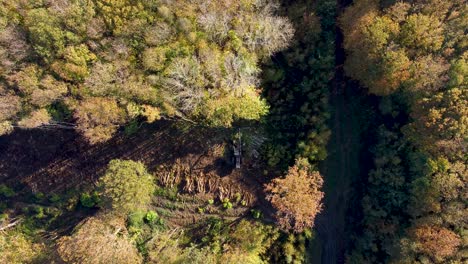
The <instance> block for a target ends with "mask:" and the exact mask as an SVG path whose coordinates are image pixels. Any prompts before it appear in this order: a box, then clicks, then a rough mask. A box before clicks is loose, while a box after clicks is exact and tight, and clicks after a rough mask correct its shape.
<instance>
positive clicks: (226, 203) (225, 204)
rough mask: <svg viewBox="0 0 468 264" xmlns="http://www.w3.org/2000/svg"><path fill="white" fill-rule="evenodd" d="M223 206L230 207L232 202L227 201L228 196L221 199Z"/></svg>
mask: <svg viewBox="0 0 468 264" xmlns="http://www.w3.org/2000/svg"><path fill="white" fill-rule="evenodd" d="M222 202H223V208H224V209H226V210H227V209H231V208H232V203H231V202H230V201H229V199H228V198H225V199H223V201H222Z"/></svg>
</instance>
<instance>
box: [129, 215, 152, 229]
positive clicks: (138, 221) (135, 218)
mask: <svg viewBox="0 0 468 264" xmlns="http://www.w3.org/2000/svg"><path fill="white" fill-rule="evenodd" d="M148 213H149V212H148ZM147 215H148V214H147V213H145V212H144V211H136V212H133V213H131V214H129V215H128V218H127V223H128V226H129V227H133V228H137V229H140V228H141V227H142V226H143V224H144V223H145V222H144V220H146V219H147V218H146V217H147Z"/></svg>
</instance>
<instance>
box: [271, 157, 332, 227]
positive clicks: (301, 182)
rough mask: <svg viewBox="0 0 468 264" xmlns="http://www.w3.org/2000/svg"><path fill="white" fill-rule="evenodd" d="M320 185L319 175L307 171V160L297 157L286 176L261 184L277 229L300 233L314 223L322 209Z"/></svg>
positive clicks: (321, 182) (308, 169)
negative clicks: (264, 184) (270, 206)
mask: <svg viewBox="0 0 468 264" xmlns="http://www.w3.org/2000/svg"><path fill="white" fill-rule="evenodd" d="M322 184H323V179H322V176H321V175H320V174H319V173H318V172H316V171H312V170H311V167H310V165H309V163H308V162H307V160H306V159H298V160H296V163H295V165H294V166H292V167H290V168H289V170H288V173H287V174H286V177H284V178H277V179H274V180H273V181H272V182H271V183H269V184H267V185H266V186H265V191H266V192H267V193H269V194H268V196H267V199H268V200H269V201H270V202H271V204H272V205H273V207H275V209H276V210H277V213H276V218H277V221H278V224H279V226H280V228H281V229H283V230H286V231H291V230H292V231H294V232H301V231H303V230H304V229H306V228H311V227H313V226H314V220H315V216H316V215H317V214H318V213H319V212H320V211H321V210H322V203H321V201H322V198H323V196H324V193H323V192H322V191H320V188H321V187H322Z"/></svg>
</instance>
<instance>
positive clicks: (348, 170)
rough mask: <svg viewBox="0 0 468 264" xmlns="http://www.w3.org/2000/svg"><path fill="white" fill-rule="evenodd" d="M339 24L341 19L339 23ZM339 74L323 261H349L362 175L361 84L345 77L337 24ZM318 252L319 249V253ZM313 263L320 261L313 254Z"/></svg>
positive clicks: (322, 220) (322, 227)
mask: <svg viewBox="0 0 468 264" xmlns="http://www.w3.org/2000/svg"><path fill="white" fill-rule="evenodd" d="M347 2H349V1H347V0H341V1H340V0H338V1H337V16H339V15H340V14H341V12H342V11H343V9H344V7H345V6H346V5H347V4H348V3H347ZM336 23H337V22H336ZM334 44H335V66H336V67H335V76H334V79H333V80H332V82H331V85H330V90H331V93H330V108H331V109H332V116H331V118H330V120H329V127H330V130H331V131H332V133H331V137H330V139H329V143H328V147H327V149H328V156H327V159H326V160H325V161H324V162H323V163H322V164H321V166H320V167H321V173H322V175H323V176H324V180H325V183H324V192H325V198H324V207H323V211H322V212H321V214H319V215H318V216H317V220H316V230H317V235H318V241H316V243H319V247H321V250H320V254H319V256H320V262H321V263H322V264H334V263H345V248H346V245H347V243H348V237H347V235H346V223H347V220H346V219H347V214H348V210H349V206H350V203H349V201H350V200H351V198H352V195H353V194H352V192H353V189H352V183H353V181H354V180H355V179H356V178H357V177H358V176H359V165H360V164H359V163H360V161H359V152H360V149H361V145H360V141H361V139H360V136H361V133H360V130H361V129H360V124H359V120H360V114H361V113H359V112H358V111H357V109H356V107H355V106H354V104H353V103H352V97H353V95H354V94H356V93H359V91H356V89H358V87H355V86H353V85H349V81H348V80H347V78H346V77H345V74H344V69H343V64H344V61H345V51H344V48H343V35H342V32H341V30H340V28H339V26H338V24H336V26H335V43H334ZM315 253H317V252H315ZM312 258H313V260H312V261H313V263H315V262H318V261H319V260H318V259H317V256H315V257H314V256H313V257H312Z"/></svg>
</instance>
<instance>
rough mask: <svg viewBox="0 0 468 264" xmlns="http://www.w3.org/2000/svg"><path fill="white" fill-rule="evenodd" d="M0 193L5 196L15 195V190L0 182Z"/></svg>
mask: <svg viewBox="0 0 468 264" xmlns="http://www.w3.org/2000/svg"><path fill="white" fill-rule="evenodd" d="M0 195H1V196H4V197H6V198H10V197H13V196H15V191H13V189H12V188H10V187H8V186H6V185H5V184H0Z"/></svg>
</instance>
